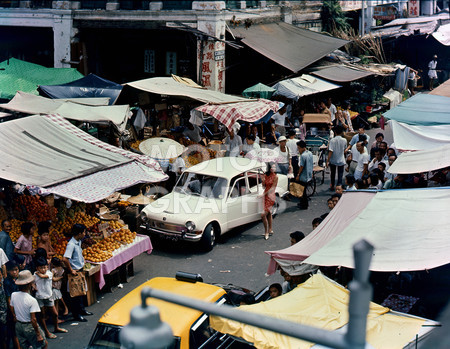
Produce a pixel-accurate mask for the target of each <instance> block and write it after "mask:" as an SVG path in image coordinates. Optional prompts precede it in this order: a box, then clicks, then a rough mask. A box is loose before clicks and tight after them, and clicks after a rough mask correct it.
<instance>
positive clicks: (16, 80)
mask: <svg viewBox="0 0 450 349" xmlns="http://www.w3.org/2000/svg"><path fill="white" fill-rule="evenodd" d="M82 77H83V74H81V73H80V72H79V71H78V70H76V69H75V68H46V67H44V66H42V65H39V64H34V63H29V62H25V61H21V60H20V59H16V58H10V59H8V60H6V61H3V62H1V63H0V98H3V99H11V98H13V97H14V95H15V94H16V92H17V91H23V92H27V93H31V94H34V95H38V92H37V87H38V85H58V84H65V83H68V82H72V81H74V80H78V79H80V78H82Z"/></svg>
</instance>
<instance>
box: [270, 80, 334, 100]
mask: <svg viewBox="0 0 450 349" xmlns="http://www.w3.org/2000/svg"><path fill="white" fill-rule="evenodd" d="M272 87H273V88H274V89H276V91H275V92H274V96H275V95H282V96H285V97H287V98H290V99H294V100H298V99H299V98H300V97H303V96H308V95H313V94H316V93H320V92H325V91H329V90H334V89H336V88H339V87H341V86H340V85H336V84H333V83H331V82H327V81H325V80H322V79H320V78H317V77H314V76H312V75H307V74H303V75H301V76H299V77H296V78H292V79H286V80H283V81H280V82H278V83H276V84H275V85H273V86H272Z"/></svg>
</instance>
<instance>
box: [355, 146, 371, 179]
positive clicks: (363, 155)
mask: <svg viewBox="0 0 450 349" xmlns="http://www.w3.org/2000/svg"><path fill="white" fill-rule="evenodd" d="M356 150H358V152H359V156H358V163H357V165H356V169H355V179H356V180H358V179H361V178H362V177H363V176H364V175H365V174H368V170H367V168H368V165H369V154H368V153H367V151H365V146H364V142H358V143H356Z"/></svg>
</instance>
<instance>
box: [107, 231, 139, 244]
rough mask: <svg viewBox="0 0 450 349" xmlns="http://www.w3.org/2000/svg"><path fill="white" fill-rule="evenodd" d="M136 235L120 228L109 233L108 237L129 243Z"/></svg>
mask: <svg viewBox="0 0 450 349" xmlns="http://www.w3.org/2000/svg"><path fill="white" fill-rule="evenodd" d="M135 237H136V233H135V232H132V231H131V230H129V229H121V230H119V231H117V232H115V233H113V234H111V236H110V238H113V239H114V240H116V241H120V242H123V243H126V244H131V243H132V242H133V241H134V238H135Z"/></svg>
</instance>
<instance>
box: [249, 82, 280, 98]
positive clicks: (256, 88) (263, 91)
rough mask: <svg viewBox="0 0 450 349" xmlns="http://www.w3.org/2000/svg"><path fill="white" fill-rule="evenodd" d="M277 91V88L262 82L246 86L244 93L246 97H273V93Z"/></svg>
mask: <svg viewBox="0 0 450 349" xmlns="http://www.w3.org/2000/svg"><path fill="white" fill-rule="evenodd" d="M275 91H276V90H275V89H274V88H272V87H269V86H267V85H264V84H261V83H257V84H256V85H253V86H251V87H249V88H246V89H245V90H244V91H243V92H242V95H243V96H245V97H254V98H266V99H269V98H270V97H272V95H273V93H274V92H275Z"/></svg>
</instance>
